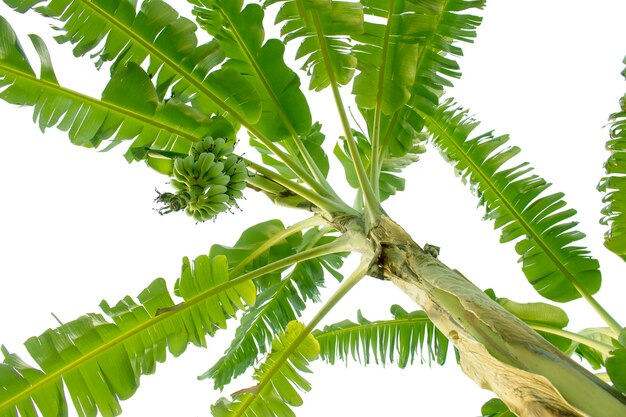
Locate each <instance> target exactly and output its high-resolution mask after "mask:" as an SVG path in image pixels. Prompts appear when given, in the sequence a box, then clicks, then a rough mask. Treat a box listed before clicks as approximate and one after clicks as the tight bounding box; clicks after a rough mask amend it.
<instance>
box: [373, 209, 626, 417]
mask: <svg viewBox="0 0 626 417" xmlns="http://www.w3.org/2000/svg"><path fill="white" fill-rule="evenodd" d="M371 237H372V239H373V240H374V241H375V242H377V243H378V245H380V248H381V256H380V258H379V262H378V264H377V266H376V267H375V269H376V270H374V271H372V274H373V275H376V276H379V277H381V278H385V279H388V280H391V281H392V282H393V283H394V284H395V285H397V286H398V287H399V288H400V289H401V290H402V291H404V292H405V293H406V294H407V295H409V297H411V299H413V300H414V301H415V302H416V303H417V304H419V305H420V306H421V307H422V308H423V309H424V311H425V312H426V313H427V314H428V316H429V317H430V319H431V320H432V321H433V322H434V323H435V324H436V325H437V327H438V328H439V329H440V330H441V331H442V332H443V333H444V334H446V335H447V336H448V338H449V339H450V340H451V341H452V342H453V343H454V344H455V346H456V348H457V349H458V350H459V353H460V358H461V367H462V369H463V371H464V372H465V374H467V375H468V376H469V377H470V378H471V379H472V380H474V381H475V382H476V383H477V384H478V385H480V386H481V387H482V388H485V389H489V390H491V391H493V392H494V393H495V394H496V395H497V396H498V397H500V398H501V399H502V400H503V401H504V402H505V403H506V404H507V405H508V407H509V408H510V409H511V411H513V412H515V413H516V414H517V415H518V416H520V417H544V416H546V417H548V416H567V417H570V416H571V417H574V416H575V417H580V416H586V417H616V416H626V399H625V398H624V396H622V395H621V394H620V393H619V392H617V391H616V390H615V389H613V388H612V387H611V386H609V385H608V384H606V383H605V382H603V381H601V380H600V379H599V378H597V377H596V376H594V375H593V374H592V373H591V372H589V371H587V370H586V369H584V368H583V367H581V366H580V365H578V364H577V363H575V362H574V361H572V360H571V359H570V358H569V357H567V356H566V355H564V354H563V353H561V352H560V351H559V350H558V349H557V348H555V347H554V346H552V345H551V344H550V343H548V342H547V341H546V340H545V339H543V338H542V337H541V336H540V335H538V334H537V333H536V332H535V331H533V330H532V329H531V328H529V327H528V326H527V325H526V324H524V323H523V322H522V321H521V320H519V319H518V318H517V317H515V316H513V315H512V314H511V313H509V312H508V311H506V310H505V309H504V308H502V307H501V306H500V305H498V304H497V303H495V302H494V301H492V300H491V299H490V298H489V297H488V296H487V295H486V294H484V293H483V292H482V291H481V290H480V289H479V288H477V287H476V286H475V285H474V284H472V283H471V282H470V281H468V280H467V279H466V278H465V277H464V276H463V275H462V274H461V273H459V272H458V271H456V270H453V269H450V268H448V267H447V266H446V265H444V264H443V263H442V262H440V261H439V260H437V259H436V257H434V256H433V255H432V254H429V253H427V252H425V251H424V250H422V248H420V247H419V245H417V244H416V243H415V242H414V241H413V240H412V239H411V237H410V236H409V235H408V234H407V233H406V232H405V231H404V230H403V229H402V228H401V227H400V226H398V225H397V224H396V223H395V222H393V221H392V220H391V219H389V218H387V217H383V219H382V221H381V223H380V225H379V226H378V227H377V228H375V229H374V230H372V232H371Z"/></svg>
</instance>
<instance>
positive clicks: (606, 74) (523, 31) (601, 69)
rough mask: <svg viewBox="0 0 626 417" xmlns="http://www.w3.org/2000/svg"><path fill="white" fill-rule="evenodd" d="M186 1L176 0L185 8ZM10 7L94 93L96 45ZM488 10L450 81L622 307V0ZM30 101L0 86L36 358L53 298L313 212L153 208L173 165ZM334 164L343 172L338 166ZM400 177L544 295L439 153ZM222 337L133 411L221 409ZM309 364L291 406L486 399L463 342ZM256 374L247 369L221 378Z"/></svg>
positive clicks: (443, 405)
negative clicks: (615, 250)
mask: <svg viewBox="0 0 626 417" xmlns="http://www.w3.org/2000/svg"><path fill="white" fill-rule="evenodd" d="M188 8H189V7H188V6H187V4H186V3H182V5H181V8H180V10H185V11H186V10H188ZM185 13H187V12H185ZM0 14H1V15H2V16H4V17H5V18H7V19H8V20H9V21H10V22H11V23H12V24H13V25H14V27H15V28H16V30H17V31H18V34H19V35H20V37H21V39H22V40H23V44H24V46H25V47H26V49H27V50H28V51H31V49H30V48H28V47H27V43H28V42H27V38H26V36H25V35H26V34H28V33H33V32H34V33H38V34H40V35H41V36H43V37H44V38H45V39H47V40H48V44H49V46H50V47H51V49H52V56H53V61H54V63H55V66H56V70H57V76H58V78H59V80H60V82H61V84H62V85H66V86H71V87H72V88H75V89H77V90H79V91H82V92H86V93H89V94H91V95H93V96H96V97H98V96H99V94H100V92H101V90H102V87H103V85H104V83H105V82H106V79H105V77H104V74H98V73H96V72H95V70H94V68H93V65H92V63H91V61H90V60H89V59H87V58H83V59H74V58H73V57H72V54H71V51H70V50H69V48H67V47H56V45H54V44H53V42H52V41H51V37H50V36H51V33H52V31H51V30H49V29H48V28H47V26H46V25H47V22H46V21H44V20H41V19H38V18H32V17H31V18H24V17H23V16H21V15H17V14H16V13H13V12H12V11H10V10H9V9H8V8H7V7H6V6H5V5H4V4H2V5H0ZM483 16H484V23H483V25H482V26H481V28H480V29H479V36H478V40H477V41H476V43H475V44H474V45H471V46H465V48H464V49H465V52H466V53H465V55H466V56H465V57H464V58H463V59H462V60H461V65H462V69H463V73H464V78H463V80H462V81H457V82H456V84H457V87H456V88H455V89H454V90H453V91H452V92H451V93H450V95H452V96H454V97H456V98H457V99H458V101H459V102H460V103H462V104H463V105H464V106H465V107H469V108H470V109H471V110H472V112H474V113H476V114H477V115H478V116H477V117H478V118H479V119H480V120H482V121H483V125H482V130H481V131H483V130H491V129H495V130H496V132H497V133H510V134H511V135H512V139H513V142H514V143H516V144H518V145H521V147H522V149H523V153H522V156H521V158H522V159H524V160H527V161H529V162H531V163H532V165H533V166H535V167H536V168H537V172H538V173H539V174H541V175H542V176H544V177H545V178H547V179H548V180H549V181H551V182H553V183H554V184H555V185H554V187H553V191H556V190H561V191H564V192H565V193H566V196H567V197H566V198H567V201H568V202H569V203H570V205H571V206H573V207H575V208H576V209H577V210H578V212H579V214H578V216H577V217H576V218H577V220H579V221H580V226H579V228H580V230H582V231H584V232H585V233H586V234H587V235H588V238H587V239H586V240H585V244H586V245H588V246H589V247H590V248H591V249H592V251H593V254H594V256H596V257H597V258H598V259H599V260H600V262H601V265H602V271H603V276H604V284H603V289H602V290H601V292H600V294H599V295H598V296H597V298H598V299H599V300H600V301H601V302H602V303H603V304H604V305H605V306H606V307H607V309H608V310H609V311H610V312H612V313H613V314H614V316H615V317H616V318H617V319H618V320H620V321H621V322H626V311H625V309H624V308H623V301H622V297H623V294H624V290H626V284H625V281H624V279H625V272H626V267H625V265H624V264H623V262H622V261H620V260H619V259H618V258H617V257H615V256H614V255H611V254H610V253H608V251H606V250H605V249H604V248H603V247H602V233H603V231H604V227H603V226H601V225H599V224H598V220H599V218H600V209H601V207H602V202H601V198H602V195H601V194H600V193H598V192H597V191H596V190H595V186H596V184H597V182H598V180H599V179H600V178H601V176H602V175H603V170H602V163H603V161H604V160H605V159H606V156H607V155H606V152H605V151H604V142H605V141H606V138H607V135H608V132H607V129H606V128H603V126H604V125H605V123H606V120H607V116H608V115H609V114H610V113H611V112H614V111H616V110H617V108H618V107H617V106H618V104H617V101H618V99H619V97H620V96H621V95H622V94H623V92H624V91H625V89H626V83H624V81H623V79H622V77H621V76H620V75H619V72H620V71H621V70H622V68H623V65H622V63H621V60H622V58H623V56H624V54H625V53H626V42H625V41H626V26H625V25H624V17H625V16H626V3H624V2H623V1H617V0H615V1H597V2H593V3H590V2H583V1H578V0H577V1H517V0H509V1H500V2H491V3H490V4H489V5H488V7H487V8H486V10H485V11H484V13H483ZM35 17H36V16H35ZM30 56H31V57H32V58H33V62H34V63H35V66H36V65H37V64H36V62H37V61H36V59H35V56H34V55H32V54H31V55H30ZM305 82H306V81H305ZM329 98H330V95H329V93H328V92H324V93H322V95H321V97H319V98H315V99H314V102H316V103H318V104H317V105H316V106H315V107H314V109H313V110H314V113H315V117H316V118H317V119H321V120H322V121H325V123H324V124H325V127H326V129H325V131H326V134H327V137H328V144H329V145H330V144H331V143H332V141H333V137H336V135H337V134H339V130H337V124H336V116H335V115H334V113H329V114H324V111H325V110H326V109H328V108H329V106H328V105H325V106H322V105H321V104H319V103H324V102H325V100H328V99H329ZM31 115H32V111H31V109H28V108H22V109H19V108H16V107H14V106H10V105H8V104H6V103H4V102H2V103H0V123H1V125H2V132H3V134H2V163H1V164H0V176H1V177H2V178H3V182H2V184H3V186H2V188H1V189H0V193H1V196H2V197H1V200H0V210H1V213H2V214H1V215H0V231H1V232H0V245H2V251H1V252H0V256H1V260H0V342H1V343H3V344H5V345H6V346H7V347H8V349H9V350H10V351H14V352H17V353H20V354H22V355H23V358H24V359H27V360H28V361H29V362H31V363H32V361H31V360H30V359H29V358H28V356H27V355H26V354H25V353H24V350H23V348H22V346H21V342H23V341H24V340H26V339H27V338H28V337H30V336H33V335H38V334H40V333H41V332H43V331H44V330H45V329H46V328H48V327H54V326H56V321H55V320H54V319H53V317H52V316H51V314H50V313H51V312H52V313H54V314H56V315H57V316H58V317H59V318H60V319H61V320H62V321H69V320H71V319H73V318H75V317H77V316H79V315H81V314H83V313H87V312H96V311H98V308H97V305H98V303H99V302H100V300H101V299H103V298H104V299H106V300H108V301H109V302H110V303H114V302H116V301H117V300H118V299H120V298H122V297H123V296H125V295H127V294H128V295H132V296H135V295H137V294H138V293H139V292H140V291H141V290H142V289H143V288H144V287H145V286H146V285H147V284H148V283H149V282H151V281H152V280H153V279H154V278H155V277H157V276H163V277H164V278H166V279H167V280H168V282H169V283H170V285H173V283H174V280H175V279H176V277H177V274H178V271H179V268H180V259H181V257H182V256H190V257H193V256H196V255H198V254H200V253H204V252H206V251H208V248H209V246H210V245H211V244H212V243H222V244H232V243H234V241H235V240H236V238H237V237H238V235H239V233H240V231H241V230H243V229H244V228H246V227H248V226H251V225H253V224H255V223H256V222H258V221H261V220H265V219H270V218H276V217H281V218H283V219H284V220H285V222H286V223H287V224H289V223H291V222H293V221H295V220H297V219H300V218H302V217H303V215H302V214H301V213H293V212H290V211H286V210H283V209H280V208H275V207H272V206H271V205H270V204H269V203H268V201H266V200H265V199H264V198H262V197H261V196H257V195H255V194H254V193H248V195H247V200H245V201H243V202H242V203H241V207H242V212H240V213H236V214H234V215H223V216H220V217H219V221H218V222H217V223H212V222H207V223H204V224H195V223H194V221H193V220H191V219H190V218H187V217H185V216H184V215H182V214H180V215H169V216H159V215H158V214H157V213H155V212H154V211H153V208H154V203H153V201H152V200H153V199H154V197H155V192H154V188H155V187H158V188H159V189H165V188H166V187H167V186H166V184H165V183H166V181H167V179H166V178H165V177H162V176H160V175H159V174H157V173H155V172H153V171H151V170H149V169H146V167H145V165H143V164H139V163H136V164H132V165H128V164H126V162H125V161H124V160H123V159H122V157H121V156H120V155H119V152H111V153H105V154H103V153H98V152H96V151H94V150H89V149H82V148H77V147H74V146H72V145H71V144H70V143H69V141H68V140H67V139H66V137H65V135H64V134H63V133H61V132H58V131H57V130H55V129H50V130H48V131H46V134H45V136H44V135H42V134H41V133H40V132H39V131H38V129H37V128H36V126H35V125H34V124H33V123H32V121H31V117H32V116H31ZM332 175H333V176H334V177H333V178H334V179H335V180H336V181H337V184H340V185H339V186H340V187H343V185H342V173H341V171H340V170H338V169H335V170H334V171H333V172H332ZM404 176H405V178H407V189H408V190H407V192H405V193H404V194H402V195H400V196H396V197H395V198H393V199H392V200H391V201H390V202H389V203H388V204H387V205H386V206H385V208H386V210H387V211H388V212H389V213H390V214H391V215H392V217H394V218H395V219H396V220H397V221H398V222H399V223H400V224H402V225H404V227H405V228H406V229H407V230H408V231H409V232H410V233H411V234H412V235H413V237H414V238H415V239H416V240H417V241H418V242H419V243H426V242H429V243H433V244H436V245H439V246H441V248H442V253H441V258H442V260H443V261H444V262H446V263H447V264H448V265H450V266H451V267H453V268H457V269H459V270H460V271H462V272H463V273H464V274H465V275H466V276H467V277H469V278H470V279H471V280H472V281H473V282H475V283H476V284H477V285H478V286H480V287H481V288H488V287H492V288H494V289H495V290H496V293H497V294H498V295H499V296H506V297H509V298H512V299H515V300H518V301H530V300H539V297H538V296H537V295H536V294H535V293H534V291H533V290H532V289H531V288H530V285H529V284H528V283H527V282H526V280H525V278H524V277H523V275H522V273H521V271H520V268H519V266H518V265H517V264H516V260H517V256H516V254H515V252H514V249H513V245H500V244H499V243H498V238H499V235H498V233H497V232H494V231H493V230H492V226H491V224H489V223H484V222H481V213H482V210H481V209H476V199H475V198H474V197H472V196H471V195H470V193H469V191H468V190H467V189H466V187H464V186H462V185H461V184H460V182H459V181H458V179H456V178H455V177H454V175H453V172H452V169H451V168H450V167H449V166H448V165H447V164H446V163H445V162H443V160H442V159H441V158H440V157H439V155H438V154H437V153H436V152H432V151H431V152H429V153H427V154H426V155H424V157H423V158H422V159H421V161H420V162H419V163H418V164H415V165H414V166H412V167H411V168H410V169H408V170H407V171H406V172H405V174H404ZM341 189H342V190H344V189H345V188H341ZM342 192H343V191H342ZM347 192H349V191H347V190H346V193H347ZM347 201H350V199H349V198H348V199H347ZM350 264H351V263H350ZM345 272H348V271H347V270H346V271H345ZM328 287H329V288H328V290H327V291H326V293H327V294H328V293H330V291H332V289H333V288H335V287H336V284H335V283H334V282H333V281H332V280H329V281H328ZM170 288H171V286H170ZM393 303H400V304H402V305H403V306H405V308H407V309H409V310H413V309H415V308H417V307H416V306H413V305H412V304H411V302H410V301H409V300H408V299H407V298H406V297H405V296H404V295H403V294H402V293H401V292H400V291H398V290H397V289H395V288H394V287H393V286H392V285H391V284H389V283H383V282H380V281H377V280H374V279H367V280H365V281H364V282H362V283H361V284H359V286H358V287H357V288H356V289H355V290H354V291H353V293H351V294H350V295H349V296H347V297H346V298H345V299H344V300H343V301H342V302H341V304H340V305H339V306H338V308H337V309H336V310H335V311H333V313H332V314H331V315H329V316H328V319H327V320H326V323H330V322H336V321H339V320H342V319H346V318H349V319H353V320H354V319H355V317H356V311H357V309H359V308H360V309H362V311H363V312H364V314H365V316H366V317H367V318H369V319H371V320H375V319H384V318H388V317H389V313H388V309H389V306H390V305H391V304H393ZM316 308H317V306H313V307H312V308H311V309H310V310H311V311H310V312H307V313H308V314H313V313H314V311H315V310H316ZM566 308H567V311H568V313H570V317H571V323H570V327H569V328H570V329H573V330H579V329H581V328H584V327H588V326H596V325H598V326H599V325H603V324H602V323H601V321H600V320H599V319H598V318H597V317H596V316H595V315H594V313H593V311H592V310H591V309H590V308H589V307H588V306H586V305H585V304H584V303H583V302H572V303H570V304H568V305H567V306H566ZM305 320H306V317H305ZM222 336H226V337H218V338H217V339H215V340H214V341H213V340H211V341H210V342H211V344H212V345H211V347H210V349H208V350H199V349H195V348H192V347H190V348H189V350H188V351H187V352H186V353H185V354H184V355H183V356H182V357H181V358H178V359H172V358H170V360H169V361H168V362H167V363H166V364H162V365H160V366H159V368H158V373H157V376H148V377H144V378H142V381H141V387H140V389H139V391H138V393H137V394H136V395H135V396H134V397H133V398H132V399H131V400H129V401H126V402H123V403H122V407H123V409H124V415H125V416H137V417H138V416H148V415H149V416H153V417H165V416H172V415H180V416H206V415H209V414H210V412H209V407H210V404H211V403H212V402H214V401H215V399H216V398H217V397H218V396H219V395H220V394H219V393H216V392H214V391H213V390H212V385H211V382H210V381H203V382H198V381H196V376H197V375H199V374H201V373H203V372H204V371H205V370H206V369H208V367H210V366H211V365H212V364H213V363H214V361H215V360H216V359H217V358H218V357H219V355H220V353H221V352H222V351H223V349H224V347H225V344H226V343H227V339H228V337H227V335H226V334H222ZM313 369H314V371H315V373H314V374H313V375H312V376H310V380H311V382H312V384H313V390H312V391H311V392H310V393H309V394H307V395H305V404H304V405H303V406H302V407H300V408H299V409H296V411H297V413H298V415H299V416H305V417H308V416H311V417H312V416H317V415H320V414H323V415H330V416H341V415H353V414H354V415H362V416H379V415H382V416H387V415H393V416H397V417H404V416H417V415H422V416H431V415H438V416H456V417H462V416H477V415H479V414H480V413H479V410H480V406H481V404H482V403H483V402H484V401H485V400H487V399H488V398H491V395H490V393H489V392H486V391H482V390H480V389H479V388H477V387H476V386H475V385H474V384H473V383H472V382H471V381H469V380H468V379H467V378H465V377H464V376H463V375H462V373H461V372H460V370H459V369H458V367H457V366H456V364H455V362H454V359H453V358H452V357H451V358H450V361H449V363H448V364H446V366H445V367H443V368H440V367H436V368H432V369H430V368H428V367H427V366H425V365H424V366H421V365H419V364H416V365H414V366H410V367H407V369H405V370H398V369H397V368H394V367H393V366H390V367H387V368H386V369H383V368H382V367H377V366H374V365H372V366H370V367H368V368H363V367H361V366H360V365H358V364H355V363H350V365H349V366H348V367H347V368H346V367H344V366H342V365H339V366H335V367H330V366H327V365H324V364H323V363H321V362H318V363H315V364H314V366H313ZM247 385H249V382H248V381H247V380H242V381H236V382H235V383H234V384H233V386H232V388H230V387H229V388H227V390H226V391H225V392H224V394H222V395H225V394H229V393H230V392H232V391H235V390H237V389H239V388H242V387H245V386H247Z"/></svg>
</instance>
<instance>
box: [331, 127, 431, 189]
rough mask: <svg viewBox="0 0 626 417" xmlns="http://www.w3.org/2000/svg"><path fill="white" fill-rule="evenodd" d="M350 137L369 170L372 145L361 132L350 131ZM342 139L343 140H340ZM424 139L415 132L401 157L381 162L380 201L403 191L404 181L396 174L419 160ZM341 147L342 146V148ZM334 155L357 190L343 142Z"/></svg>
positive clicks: (379, 179)
mask: <svg viewBox="0 0 626 417" xmlns="http://www.w3.org/2000/svg"><path fill="white" fill-rule="evenodd" d="M352 135H353V136H354V138H355V139H356V143H357V147H358V149H359V153H360V154H361V159H362V160H363V164H364V166H365V168H366V169H368V168H370V165H371V163H372V161H371V160H370V155H371V150H372V145H371V143H370V141H369V140H368V139H367V138H366V137H365V135H363V134H362V133H361V132H358V131H356V130H353V131H352ZM341 139H343V138H341ZM425 140H426V137H425V136H424V135H420V134H418V133H417V132H415V135H414V136H413V146H412V147H411V148H410V149H408V150H407V152H405V153H404V154H403V155H402V156H397V157H394V156H391V155H387V156H386V157H385V158H383V160H382V165H381V170H380V174H379V176H378V190H379V195H380V201H384V200H386V199H387V198H389V197H390V196H392V195H394V194H395V193H396V192H398V191H403V190H404V185H405V180H404V178H402V177H400V176H399V175H398V174H399V173H400V172H402V170H403V169H404V168H406V167H407V166H409V165H410V164H412V163H414V162H416V161H417V160H418V159H419V154H421V153H423V152H424V151H425V147H424V141H425ZM342 145H343V146H342ZM334 154H335V156H336V157H337V159H338V160H339V162H341V165H342V166H343V169H344V172H345V175H346V180H347V181H348V184H350V186H351V187H353V188H355V189H357V190H358V189H359V181H358V178H357V176H356V172H355V169H354V165H353V164H352V160H351V158H350V154H349V152H348V146H347V144H346V142H345V141H343V143H341V142H339V143H337V144H336V145H335V149H334Z"/></svg>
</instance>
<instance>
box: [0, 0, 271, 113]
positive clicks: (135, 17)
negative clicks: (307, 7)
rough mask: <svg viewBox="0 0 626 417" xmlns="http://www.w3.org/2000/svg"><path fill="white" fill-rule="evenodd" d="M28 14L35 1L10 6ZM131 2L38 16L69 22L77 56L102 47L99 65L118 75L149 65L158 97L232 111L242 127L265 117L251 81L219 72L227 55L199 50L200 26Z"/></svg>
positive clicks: (48, 7)
mask: <svg viewBox="0 0 626 417" xmlns="http://www.w3.org/2000/svg"><path fill="white" fill-rule="evenodd" d="M5 3H7V4H8V5H9V6H11V7H13V8H14V9H15V10H17V11H19V12H25V11H26V10H28V9H29V8H31V7H32V6H33V5H34V4H36V3H43V2H39V1H33V0H6V1H5ZM135 8H136V6H135V3H134V2H131V1H130V0H114V1H109V0H96V1H89V2H84V1H73V0H60V1H49V2H47V3H46V4H45V5H41V6H38V7H36V8H35V9H34V10H36V11H37V12H39V13H41V14H42V15H44V16H49V17H53V18H57V19H60V20H62V21H63V26H62V30H63V31H64V34H63V35H61V36H60V37H58V38H57V40H59V41H60V42H70V43H72V44H73V45H74V54H75V55H77V56H79V55H85V54H87V53H88V52H90V51H93V50H94V49H95V48H96V47H97V46H98V45H101V44H103V45H104V47H103V48H101V49H100V50H98V51H97V52H96V53H95V54H94V56H97V57H98V58H99V61H98V62H97V65H98V66H100V65H101V64H102V63H104V62H109V61H113V67H112V69H113V70H115V69H116V68H119V67H123V66H124V65H126V64H127V63H129V62H133V63H136V64H142V63H144V62H145V61H146V60H147V59H149V65H148V69H147V72H148V74H150V78H152V79H153V80H154V81H155V83H156V85H155V86H156V91H157V95H158V97H160V98H163V97H164V96H165V94H166V92H168V91H169V90H170V89H171V94H172V96H174V97H177V98H179V99H181V100H183V101H188V100H190V99H192V98H193V100H194V106H196V107H197V108H200V109H201V110H202V111H203V113H204V114H207V115H210V114H213V113H218V112H219V113H221V112H222V111H227V112H229V113H230V116H232V117H234V119H235V121H237V122H239V123H240V122H247V123H255V122H257V121H258V119H259V117H260V115H261V114H260V106H259V103H260V101H259V97H258V95H257V94H256V91H255V89H254V88H252V86H251V85H250V84H249V83H248V81H247V80H246V79H245V78H244V77H243V76H242V75H241V74H239V73H238V72H237V71H235V70H233V69H229V68H224V69H217V70H216V69H215V67H216V66H217V65H219V64H220V63H221V62H222V61H223V59H224V55H223V52H222V51H221V50H220V49H219V47H218V46H217V43H215V42H209V43H207V44H203V45H198V41H197V38H196V36H195V33H194V32H195V30H196V26H195V25H194V24H193V22H191V21H190V20H189V19H186V18H184V17H181V16H179V15H178V13H177V12H176V11H175V10H174V9H173V8H172V7H171V6H169V5H168V4H167V3H165V2H163V1H162V0H148V1H144V2H142V3H141V8H140V10H139V11H136V10H135Z"/></svg>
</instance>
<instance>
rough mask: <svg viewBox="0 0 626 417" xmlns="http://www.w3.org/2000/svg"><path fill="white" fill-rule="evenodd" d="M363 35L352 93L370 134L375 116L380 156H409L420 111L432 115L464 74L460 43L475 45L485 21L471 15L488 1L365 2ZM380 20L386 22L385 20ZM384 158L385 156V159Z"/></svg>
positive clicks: (368, 0) (420, 119) (372, 132)
mask: <svg viewBox="0 0 626 417" xmlns="http://www.w3.org/2000/svg"><path fill="white" fill-rule="evenodd" d="M362 3H363V5H364V11H365V13H366V24H365V32H364V33H363V34H362V35H358V36H355V37H354V39H355V40H357V41H359V44H358V45H357V46H355V48H354V49H355V53H356V55H357V58H358V65H357V68H358V69H359V71H360V73H359V75H358V76H357V77H356V78H355V82H354V89H353V93H354V94H355V95H356V99H357V104H358V105H359V108H360V110H361V113H362V114H363V117H364V118H365V120H366V122H367V125H368V131H369V136H373V135H375V134H377V133H375V132H374V129H375V127H376V126H374V124H375V123H374V120H375V115H376V113H377V112H382V113H383V114H385V115H388V116H389V117H381V120H380V125H379V126H378V129H379V134H380V137H381V140H380V143H379V146H380V147H381V149H380V152H381V157H383V156H384V155H385V153H386V152H389V153H391V155H392V156H402V155H404V154H405V153H407V152H409V151H410V149H411V147H412V141H413V137H414V133H413V131H415V132H420V131H421V128H422V125H423V120H422V118H421V116H419V114H418V113H416V112H415V110H416V109H418V110H419V111H421V112H424V113H426V114H431V113H432V112H433V111H434V108H435V107H436V106H437V105H438V104H439V97H440V96H441V94H442V91H443V89H444V87H448V86H451V85H452V83H451V82H450V78H459V77H460V75H461V73H460V71H459V65H458V63H457V62H456V60H455V58H456V57H458V56H461V55H462V50H461V48H460V47H459V46H458V45H457V43H458V42H471V41H472V40H473V38H474V37H475V36H476V27H477V26H478V25H479V24H480V22H481V20H482V19H481V18H480V17H478V16H475V15H472V14H470V13H466V12H467V11H468V10H470V9H480V8H482V7H483V6H484V3H485V2H484V1H472V0H458V1H447V0H437V1H413V0H392V1H389V0H365V1H363V2H362ZM381 19H383V20H384V21H383V22H381ZM381 159H382V158H381Z"/></svg>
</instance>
